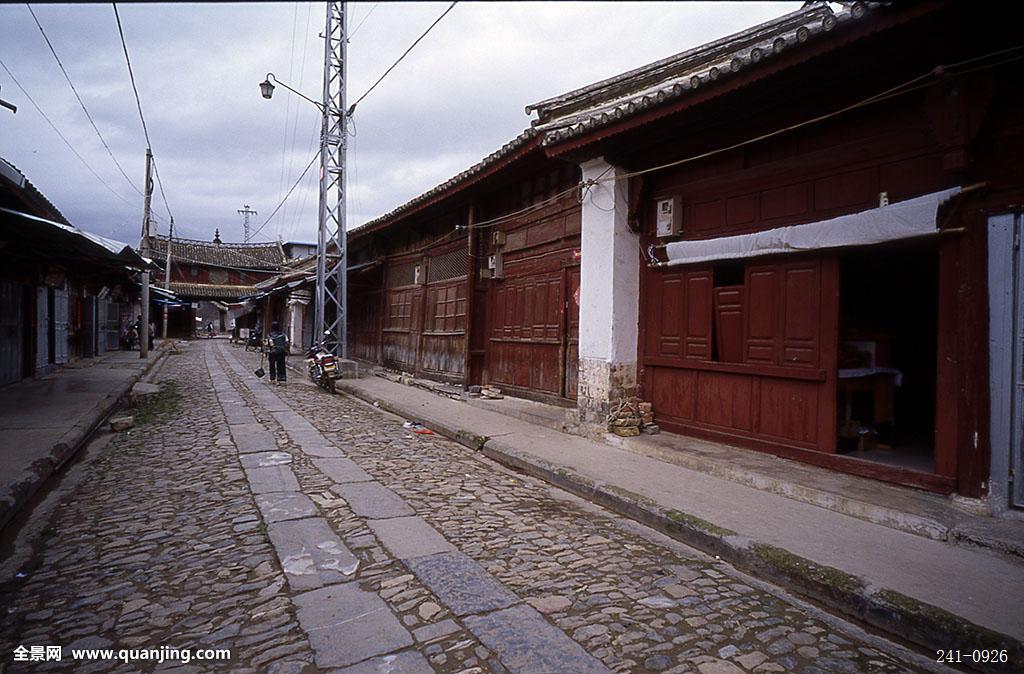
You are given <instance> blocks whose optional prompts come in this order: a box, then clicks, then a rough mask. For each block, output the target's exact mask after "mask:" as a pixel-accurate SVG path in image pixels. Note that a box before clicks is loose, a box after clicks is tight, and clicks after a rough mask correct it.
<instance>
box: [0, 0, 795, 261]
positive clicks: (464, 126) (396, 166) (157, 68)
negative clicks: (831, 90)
mask: <svg viewBox="0 0 1024 674" xmlns="http://www.w3.org/2000/svg"><path fill="white" fill-rule="evenodd" d="M447 4H448V3H432V2H422V3H420V2H417V3H383V2H382V3H376V4H375V3H350V4H349V5H348V8H349V10H348V11H349V30H350V34H351V35H352V37H351V40H350V44H349V50H348V59H349V65H348V73H349V89H348V91H349V100H350V101H352V100H355V97H356V96H358V95H360V94H362V93H363V92H364V91H365V90H366V89H367V88H368V87H369V86H370V84H372V83H373V81H374V80H376V79H377V77H379V76H380V74H381V73H382V72H383V71H384V70H385V69H386V68H387V67H388V66H389V65H390V64H391V63H393V62H394V60H395V59H396V58H397V57H398V56H399V55H400V54H401V53H402V52H403V51H404V50H405V49H406V48H407V47H408V46H409V45H410V44H411V43H412V41H413V40H415V39H416V37H417V36H418V35H419V34H420V33H421V32H422V31H423V30H424V29H425V28H426V27H427V26H428V25H429V24H430V23H431V22H432V21H433V20H434V19H435V18H436V17H437V16H439V15H440V14H441V12H443V11H444V9H445V8H446V7H447ZM800 4H801V3H799V2H796V3H793V2H790V3H778V2H775V3H767V2H766V3H756V2H750V3H711V2H700V3H686V2H679V3H673V2H656V3H643V2H628V3H627V2H614V3H613V2H605V3H596V2H515V3H474V2H462V3H460V4H458V5H456V7H455V9H454V10H452V12H451V13H450V14H449V15H448V16H447V17H445V19H444V20H443V21H442V22H441V23H440V24H438V26H437V27H436V28H435V29H434V30H433V31H432V32H431V33H430V35H428V36H427V37H426V38H425V39H424V40H423V42H421V43H420V44H419V45H418V46H417V47H416V49H415V50H413V52H412V53H411V54H410V55H409V56H408V57H407V58H406V60H405V61H403V62H402V64H401V65H399V66H398V68H396V69H395V70H394V71H393V72H392V73H391V75H389V76H388V78H387V79H386V80H385V81H384V82H383V83H382V84H381V85H380V86H379V87H378V88H377V89H376V90H374V92H373V93H372V94H370V96H369V97H368V98H367V99H366V100H365V101H363V103H361V104H360V105H359V108H358V110H357V111H356V113H355V115H354V122H355V130H356V135H355V137H354V138H352V139H350V142H349V154H348V167H349V176H348V189H349V192H348V204H349V227H350V228H351V227H355V226H357V225H359V224H361V223H363V222H365V221H367V220H370V219H372V218H374V217H377V216H378V215H380V214H382V213H384V212H387V211H389V210H391V209H393V208H394V207H396V206H398V205H400V204H402V203H404V202H405V201H407V200H409V199H411V198H413V197H415V196H416V195H418V194H420V193H422V192H424V191H426V190H428V189H430V188H431V187H433V186H434V185H436V184H438V183H441V182H443V181H444V180H446V179H447V178H449V177H451V176H452V175H454V174H456V173H458V172H459V171H461V170H463V169H465V168H467V167H468V166H470V165H472V164H474V163H475V162H477V161H478V160H479V159H481V158H482V157H484V156H485V155H487V154H489V153H490V152H492V151H494V150H495V149H497V148H498V147H500V146H501V145H502V144H503V143H505V142H506V141H508V140H510V139H511V138H514V137H515V136H516V135H518V134H519V132H521V131H522V130H523V129H525V128H526V127H527V126H529V123H530V118H529V117H527V116H526V114H525V113H524V112H523V108H524V106H526V105H527V104H529V103H534V102H536V101H539V100H542V99H544V98H547V97H550V96H553V95H557V94H559V93H562V92H564V91H567V90H569V89H572V88H574V87H578V86H581V85H584V84H587V83H589V82H593V81H596V80H599V79H603V78H606V77H609V76H611V75H614V74H616V73H619V72H622V71H624V70H627V69H629V68H633V67H636V66H639V65H643V64H645V63H648V62H650V61H653V60H656V59H659V58H663V57H665V56H668V55H671V54H674V53H676V52H680V51H683V50H685V49H688V48H690V47H693V46H696V45H699V44H701V43H704V42H707V41H710V40H713V39H716V38H718V37H721V36H724V35H727V34H729V33H733V32H735V31H737V30H741V29H743V28H746V27H748V26H751V25H753V24H756V23H759V22H761V21H765V20H767V19H770V18H773V17H776V16H779V15H782V14H785V13H787V12H790V11H793V10H794V9H797V8H798V7H799V6H800ZM33 9H34V10H35V12H36V15H37V16H38V18H39V20H40V22H41V23H42V26H43V28H44V29H45V30H46V33H47V35H48V36H49V38H50V40H51V42H52V43H53V45H54V48H55V49H56V51H57V55H58V56H60V58H61V60H62V61H63V63H64V66H65V67H66V68H67V70H68V72H69V74H70V76H71V80H72V82H74V84H75V86H76V88H77V89H78V92H79V94H80V95H81V96H82V99H83V100H84V101H85V104H86V106H87V107H88V109H89V111H90V113H91V114H92V116H93V118H94V119H95V121H96V124H97V126H98V127H99V129H100V131H101V132H102V133H103V135H104V137H105V139H106V140H107V143H108V144H109V145H110V147H111V149H112V150H113V153H114V155H115V156H116V157H117V158H118V160H119V161H120V162H121V164H122V166H124V168H125V170H126V171H127V173H128V176H129V177H130V178H131V179H132V181H133V182H134V184H135V185H136V186H137V187H139V188H141V185H142V182H143V178H142V176H143V170H144V153H145V140H144V137H143V133H142V127H141V123H140V122H139V118H138V113H137V112H136V109H135V101H134V98H133V96H132V92H131V85H130V82H129V79H128V72H127V69H126V66H125V62H124V57H123V54H122V52H121V45H120V40H119V38H118V35H117V25H116V23H115V20H114V14H113V10H112V8H111V6H110V5H109V4H105V5H34V6H33ZM118 10H119V12H120V14H121V20H122V23H123V25H124V30H125V38H126V40H127V43H128V49H129V54H130V56H131V58H132V66H133V68H134V70H135V77H136V80H137V83H138V86H139V94H140V96H141V99H142V107H143V112H144V114H145V116H146V122H147V125H148V126H149V132H150V138H151V140H152V144H153V153H154V155H155V156H156V160H157V165H158V167H159V169H160V175H161V177H162V179H163V185H164V188H165V190H166V193H167V200H168V203H169V205H170V210H171V212H172V213H173V214H174V219H175V226H176V233H177V234H178V235H180V236H185V237H190V238H198V239H209V238H212V236H213V230H214V228H216V227H219V228H220V230H221V235H222V237H223V238H224V239H225V240H241V238H242V218H241V216H240V215H238V214H237V212H236V211H237V210H238V209H240V208H241V207H242V205H243V204H249V205H250V206H251V207H252V208H254V209H255V210H257V211H258V212H259V215H258V216H256V217H255V218H254V221H255V222H254V225H256V226H258V225H260V224H262V223H263V222H264V221H265V220H266V217H267V216H269V215H270V213H271V211H273V209H274V207H275V206H276V205H277V204H278V203H279V202H280V200H281V198H282V197H283V196H284V194H285V192H287V190H288V188H289V187H290V186H291V185H292V184H293V183H294V182H295V180H296V179H297V178H298V176H299V174H300V173H301V172H302V169H303V168H304V167H305V166H306V164H307V163H308V162H309V160H310V159H311V158H312V156H313V153H314V152H315V147H314V145H315V143H316V140H317V138H316V135H317V131H318V129H319V112H318V111H317V110H316V108H314V107H313V106H312V105H310V104H309V103H306V102H305V101H302V100H301V99H299V98H297V97H296V96H294V95H292V94H290V93H288V92H287V91H284V90H282V89H278V91H277V92H276V93H275V94H274V98H273V99H272V100H270V101H266V100H264V99H263V98H262V97H261V96H260V94H259V87H258V84H259V83H260V82H261V81H262V80H263V79H264V77H265V76H266V74H267V72H269V71H272V72H274V73H275V75H276V76H277V77H278V78H279V79H281V80H283V81H285V82H288V83H289V84H291V85H292V86H293V87H295V88H296V89H300V90H301V91H303V92H305V93H306V94H307V95H309V96H310V97H311V98H314V99H318V98H319V97H320V96H319V91H320V83H321V78H322V59H323V42H322V41H321V40H320V38H319V34H320V33H321V31H322V30H323V24H324V16H325V15H324V5H323V4H309V3H276V4H220V5H203V4H167V5H163V4H142V5H119V6H118ZM0 60H2V61H3V62H4V63H5V64H6V65H7V67H8V68H9V69H10V71H11V73H13V75H14V77H16V78H17V79H18V81H19V82H20V83H21V85H22V86H23V87H25V89H26V91H27V92H28V93H29V94H30V95H31V96H32V97H33V98H34V99H35V101H36V102H37V103H38V104H39V106H40V107H41V108H42V110H43V111H44V112H45V113H46V114H47V115H48V116H49V117H50V119H51V120H52V121H53V123H54V124H55V125H56V126H57V128H58V129H60V130H61V132H62V133H63V134H64V135H65V137H66V138H67V139H68V140H69V141H70V142H71V144H72V145H73V146H74V147H75V149H76V150H77V151H78V152H79V153H80V154H81V155H82V156H83V157H84V158H85V160H86V161H87V162H88V163H89V164H90V165H91V166H92V167H93V169H95V171H96V172H97V173H98V174H99V175H100V176H101V177H102V178H103V180H104V181H105V182H106V183H107V185H109V186H110V188H112V190H113V192H116V193H117V195H119V196H115V194H113V193H112V192H111V189H108V188H107V187H105V186H104V184H103V183H102V182H100V180H98V179H97V178H96V177H95V176H94V175H92V174H91V173H90V172H89V170H88V169H87V168H86V167H85V166H84V165H83V164H82V163H81V162H80V161H79V160H78V159H77V158H75V156H74V155H73V154H72V153H71V151H70V150H69V149H68V148H67V146H66V145H65V144H64V143H63V141H61V140H60V137H59V136H58V135H57V134H56V133H55V132H54V131H53V129H51V128H50V126H49V125H48V124H47V123H46V121H45V120H44V119H43V118H42V116H41V115H40V114H39V112H38V111H37V110H36V109H35V107H34V106H33V105H32V103H31V102H30V101H29V100H27V98H26V97H25V95H24V94H23V93H22V92H21V91H20V90H19V89H18V87H17V86H16V85H15V83H14V82H13V81H12V80H11V77H10V76H9V75H8V74H7V72H5V71H4V70H3V69H2V68H0V89H2V91H0V97H2V98H4V99H6V100H8V101H10V102H13V103H14V104H16V105H17V106H18V113H17V114H16V115H12V114H11V113H10V112H9V111H7V110H4V109H0V157H3V158H5V159H7V160H8V161H9V162H11V163H13V164H14V165H15V166H17V167H18V168H19V169H21V171H22V172H23V173H25V175H26V176H28V178H29V180H31V181H32V182H33V183H34V184H35V185H36V186H37V187H38V188H39V189H40V190H41V191H42V192H43V193H44V194H45V195H46V196H47V197H48V198H49V199H50V200H51V201H53V202H54V204H56V206H57V207H58V208H60V209H61V211H62V212H63V213H64V214H65V216H67V217H68V219H69V220H71V222H72V223H74V224H75V225H77V226H79V227H81V228H83V229H86V230H89V231H92V232H95V233H97V234H102V235H105V236H111V237H114V238H118V239H120V240H122V241H127V242H130V243H137V240H138V236H139V229H140V223H141V219H142V198H141V196H139V193H138V192H136V191H135V190H134V189H133V188H132V187H131V186H130V185H129V184H128V182H127V181H126V180H125V179H124V177H123V176H122V175H121V174H120V172H119V171H118V170H117V167H116V166H115V165H114V163H113V161H112V160H111V158H110V156H109V155H108V154H107V152H106V150H104V149H103V146H102V144H101V143H100V141H99V139H98V138H97V136H96V134H95V133H94V132H93V130H92V128H91V127H90V125H89V122H88V120H87V119H86V117H85V115H84V113H83V112H82V110H81V108H80V107H79V106H78V103H77V102H76V101H75V98H74V96H73V94H72V92H71V90H70V88H69V87H68V85H67V82H66V81H65V80H64V78H63V76H62V75H61V72H60V70H59V68H58V66H57V63H56V61H54V59H53V56H52V55H51V54H50V51H49V49H48V48H47V46H46V43H45V42H44V40H43V37H42V35H41V34H40V32H39V29H38V28H37V27H36V25H35V22H34V21H33V20H32V16H31V15H30V13H29V11H28V9H27V8H26V7H25V5H6V4H5V5H0ZM316 175H317V170H316V167H314V168H313V169H311V170H310V172H309V173H308V175H307V177H306V180H305V181H304V182H303V183H302V184H301V185H300V186H299V188H298V189H296V190H295V192H294V193H293V194H292V196H291V198H290V199H289V200H288V201H287V202H286V203H285V205H284V207H282V209H281V210H280V211H279V212H278V214H277V216H276V217H274V218H273V219H272V220H270V221H269V222H268V223H267V224H266V226H265V227H264V228H263V230H262V231H261V232H260V234H259V236H258V237H257V239H260V240H266V239H274V238H277V237H278V236H280V237H283V238H284V239H285V240H315V236H316V202H317V191H316V190H317V188H316ZM154 199H155V200H156V203H155V205H154V208H155V209H156V213H157V215H158V216H160V218H161V219H160V220H159V223H158V231H159V232H160V233H166V231H167V212H166V210H165V208H164V205H163V202H162V200H161V199H160V197H159V193H157V194H156V196H155V197H154Z"/></svg>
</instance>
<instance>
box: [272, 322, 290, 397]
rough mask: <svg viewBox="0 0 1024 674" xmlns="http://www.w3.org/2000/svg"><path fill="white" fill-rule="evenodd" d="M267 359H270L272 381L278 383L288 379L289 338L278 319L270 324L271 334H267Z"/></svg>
mask: <svg viewBox="0 0 1024 674" xmlns="http://www.w3.org/2000/svg"><path fill="white" fill-rule="evenodd" d="M267 347H268V352H267V360H269V361H270V381H273V382H277V384H278V385H280V384H284V383H285V382H286V381H288V371H287V369H286V368H285V357H286V355H287V353H288V338H287V337H286V336H285V334H284V333H283V332H281V326H280V325H279V324H278V322H277V321H274V322H272V323H271V324H270V334H269V335H267Z"/></svg>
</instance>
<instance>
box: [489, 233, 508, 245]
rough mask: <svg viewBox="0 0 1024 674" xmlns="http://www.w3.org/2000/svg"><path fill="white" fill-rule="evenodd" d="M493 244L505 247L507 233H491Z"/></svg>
mask: <svg viewBox="0 0 1024 674" xmlns="http://www.w3.org/2000/svg"><path fill="white" fill-rule="evenodd" d="M491 244H493V245H495V246H504V245H505V232H500V231H494V232H491Z"/></svg>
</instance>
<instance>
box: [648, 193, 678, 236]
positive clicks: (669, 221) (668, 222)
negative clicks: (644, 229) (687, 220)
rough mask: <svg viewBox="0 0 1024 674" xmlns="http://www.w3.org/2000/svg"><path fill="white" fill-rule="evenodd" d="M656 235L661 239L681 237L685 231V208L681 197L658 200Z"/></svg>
mask: <svg viewBox="0 0 1024 674" xmlns="http://www.w3.org/2000/svg"><path fill="white" fill-rule="evenodd" d="M655 223H656V227H655V235H656V236H658V237H659V238H664V237H668V236H679V234H680V233H681V232H682V231H683V208H682V204H681V203H680V199H679V197H668V198H666V199H658V202H657V212H656V216H655Z"/></svg>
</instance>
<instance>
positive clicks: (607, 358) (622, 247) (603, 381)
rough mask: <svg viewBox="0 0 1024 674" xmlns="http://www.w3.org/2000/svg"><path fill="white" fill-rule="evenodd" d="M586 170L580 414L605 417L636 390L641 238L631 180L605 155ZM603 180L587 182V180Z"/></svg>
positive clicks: (588, 418)
mask: <svg viewBox="0 0 1024 674" xmlns="http://www.w3.org/2000/svg"><path fill="white" fill-rule="evenodd" d="M580 168H581V169H582V171H583V184H584V186H583V204H582V218H583V228H582V230H583V231H582V246H581V251H580V252H581V260H580V362H579V388H578V403H577V404H578V408H579V411H580V419H581V420H582V421H587V422H596V423H603V422H604V420H605V415H606V414H607V412H608V407H609V403H611V402H614V401H616V400H618V399H620V398H622V397H625V396H631V395H633V394H634V393H635V391H636V377H637V325H638V322H639V305H640V253H639V251H640V239H639V236H638V235H637V234H634V233H633V232H631V231H630V230H629V225H628V223H627V213H628V209H629V200H628V198H627V195H628V180H615V179H614V178H616V177H618V176H621V175H622V174H624V173H625V171H623V170H622V169H620V168H618V167H615V166H612V165H611V164H609V163H608V162H606V161H605V160H604V158H603V157H599V158H597V159H592V160H590V161H587V162H584V163H583V164H581V165H580ZM591 180H594V181H600V182H597V183H595V184H591V185H588V184H587V183H588V181H591Z"/></svg>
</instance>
